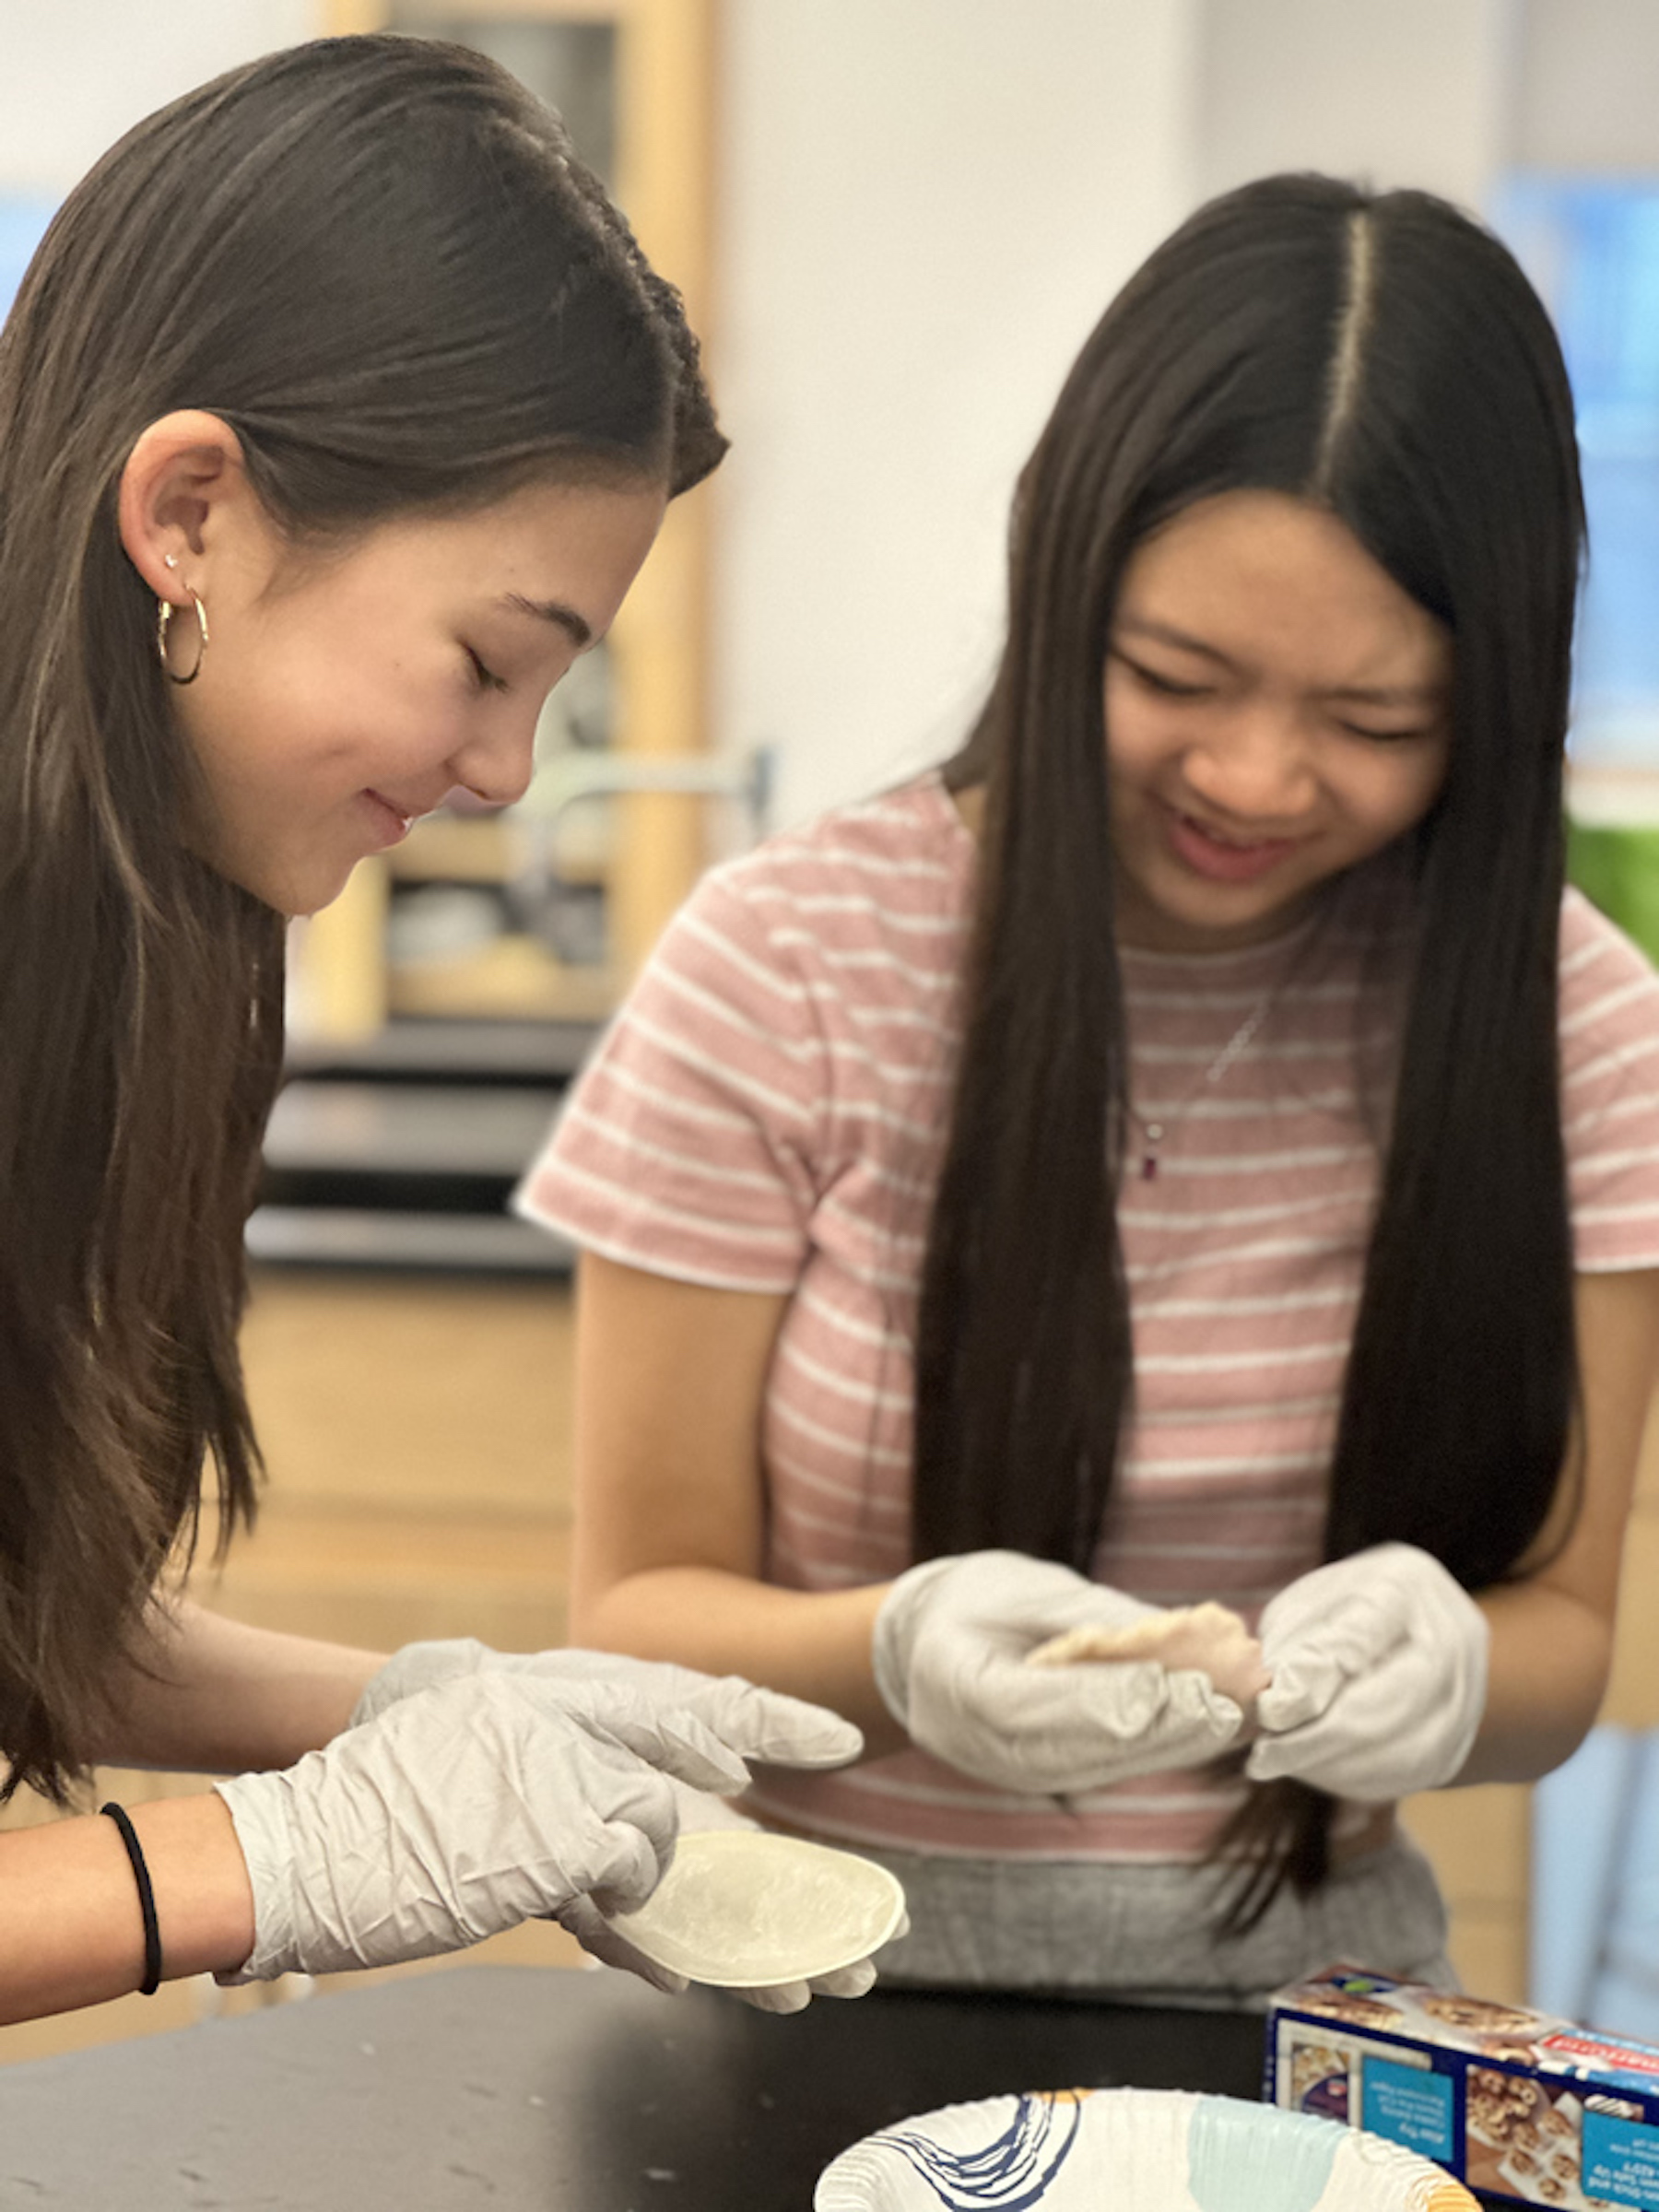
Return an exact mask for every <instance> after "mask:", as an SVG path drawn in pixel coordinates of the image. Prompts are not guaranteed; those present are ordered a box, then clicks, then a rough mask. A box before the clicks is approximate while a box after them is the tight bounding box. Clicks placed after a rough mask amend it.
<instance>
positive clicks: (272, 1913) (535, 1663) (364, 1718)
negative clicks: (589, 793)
mask: <svg viewBox="0 0 1659 2212" xmlns="http://www.w3.org/2000/svg"><path fill="white" fill-rule="evenodd" d="M723 447H724V440H723V439H722V437H721V435H720V432H719V430H718V429H717V428H716V426H715V423H714V419H713V416H712V410H711V407H710V404H709V399H708V395H707V394H706V392H705V390H704V387H703V383H702V381H701V378H700V372H699V368H698V360H697V348H696V344H695V341H694V340H693V338H692V337H691V335H690V333H689V332H688V329H687V327H686V324H685V322H684V319H683V316H682V313H681V311H680V306H679V302H678V300H677V296H676V295H675V294H674V292H673V291H672V289H671V288H669V287H668V286H666V285H665V284H664V283H663V282H662V281H661V280H660V279H658V278H657V277H655V276H654V275H653V273H652V271H651V270H650V269H649V268H648V267H647V265H645V263H644V262H643V260H642V259H641V256H640V253H639V252H638V250H637V248H636V247H635V245H634V242H633V241H632V239H631V237H630V235H629V231H628V229H627V227H626V225H625V224H624V223H623V222H622V220H621V218H620V217H619V216H618V214H617V213H616V211H615V210H614V209H613V208H612V207H611V206H609V205H608V204H607V203H606V199H605V197H604V195H603V194H602V193H601V191H600V189H599V187H598V185H597V184H596V182H594V179H593V178H592V177H591V176H590V175H589V174H588V173H587V172H586V171H584V170H583V169H582V166H581V164H580V163H579V162H578V161H577V160H576V159H575V158H574V156H573V155H572V154H571V149H570V147H569V145H568V142H567V140H566V138H565V135H564V133H563V131H562V128H561V127H560V126H559V124H558V123H557V121H556V119H555V118H553V117H552V116H551V115H550V114H549V113H548V112H547V111H546V110H545V109H543V108H542V107H540V106H539V105H538V104H537V103H536V102H535V100H532V99H530V97H529V96H528V95H527V94H526V93H524V90H523V89H522V88H520V87H519V86H517V85H516V84H515V83H514V81H513V80H512V78H511V77H509V76H507V75H506V74H505V73H504V72H502V71H500V70H499V69H497V68H496V67H495V66H494V65H491V64H489V63H487V62H486V61H484V60H483V59H481V58H480V57H479V56H477V55H476V54H471V53H466V52H465V51H463V50H462V49H460V48H457V47H451V46H446V45H441V44H437V43H432V42H429V41H422V40H417V39H396V38H364V39H345V40H337V41H318V42H315V43H313V44H311V45H307V46H300V47H296V48H294V49H291V50H289V51H288V52H286V53H277V54H275V55H272V56H270V57H268V58H267V59H265V60H264V61H261V62H258V63H255V64H253V65H250V66H249V67H247V68H244V69H241V70H238V71H235V72H233V73H232V74H231V75H229V76H224V77H221V78H219V79H218V80H217V81H216V82H214V83H212V84H209V85H206V86H204V87H203V88H201V89H200V90H198V91H196V92H194V93H191V94H190V95H188V96H187V97H185V98H184V99H182V100H178V101H177V102H175V103H174V104H173V105H172V106H171V107H170V108H167V109H165V110H163V111H162V112H159V114H157V115H155V116H153V117H151V118H150V119H149V120H148V121H147V122H146V123H144V124H140V125H139V126H138V127H137V128H136V129H135V130H134V131H133V132H132V133H131V134H130V135H128V136H127V137H126V138H124V140H123V141H122V142H121V143H120V144H119V145H118V146H116V147H114V148H113V149H112V152H111V153H110V154H109V155H107V156H106V157H105V159H103V160H102V161H101V162H100V164H99V165H98V166H97V167H96V168H95V169H94V170H93V171H92V172H91V173H90V174H89V175H88V177H87V179H86V180H85V181H84V182H82V183H81V184H80V185H79V186H78V187H77V188H76V191H75V192H74V193H73V194H71V195H70V197H69V198H68V200H67V202H66V203H65V206H64V207H63V209H62V210H61V212H60V213H59V214H58V216H57V218H55V220H54V221H53V224H52V227H51V229H50V230H49V231H48V233H47V236H46V238H45V240H44V241H43V243H42V245H41V250H40V253H39V254H38V255H37V257H36V258H35V261H34V263H33V265H32V266H31V267H30V269H29V273H28V275H27V277H26V278H25V281H24V283H23V286H22V288H21V291H20V293H19V295H18V300H17V303H16V306H15V309H14V311H13V312H12V314H11V316H10V318H9V320H8V321H7V323H6V326H5V330H4V333H3V335H0V595H3V597H4V602H5V605H6V625H5V629H4V633H3V635H0V947H4V949H3V951H0V1027H3V1030H4V1035H5V1037H6V1051H5V1053H4V1054H3V1055H0V1206H3V1207H4V1215H3V1218H0V1378H3V1379H4V1380H3V1382H0V1757H3V1758H4V1759H5V1761H6V1770H7V1772H6V1794H9V1793H10V1792H11V1791H12V1790H15V1789H16V1788H17V1787H18V1785H19V1784H21V1783H29V1784H32V1785H34V1786H36V1787H38V1788H41V1789H43V1790H44V1791H45V1792H47V1793H48V1794H51V1795H53V1796H54V1797H56V1798H58V1799H59V1800H60V1801H64V1800H65V1799H66V1798H67V1797H68V1795H69V1794H70V1792H71V1790H72V1786H73V1785H74V1783H76V1780H77V1779H78V1778H79V1777H80V1776H82V1775H83V1774H84V1772H85V1771H86V1770H87V1769H88V1767H89V1766H90V1764H91V1763H92V1762H93V1761H95V1760H99V1759H103V1760H112V1761H117V1762H124V1763H137V1764H148V1765H153V1766H163V1767H171V1768H180V1769H188V1770H192V1771H201V1772H204V1773H215V1772H218V1773H226V1774H229V1775H230V1776H232V1777H233V1779H231V1780H229V1781H227V1782H225V1783H221V1784H219V1785H218V1787H217V1788H216V1789H215V1790H212V1791H206V1790H205V1791H204V1792H203V1793H202V1794H200V1795H197V1796H193V1797H184V1798H176V1799H171V1800H168V1801H166V1802H162V1803H157V1804H150V1805H145V1806H139V1807H136V1808H135V1810H134V1811H133V1813H132V1814H131V1815H130V1817H129V1816H128V1815H127V1814H126V1812H125V1811H124V1808H122V1807H119V1806H115V1807H109V1808H104V1809H105V1810H106V1811H107V1812H108V1814H109V1817H108V1818H104V1817H102V1815H101V1814H95V1815H90V1816H88V1817H86V1818H71V1819H65V1820H63V1821H60V1822H56V1823H53V1824H52V1825H50V1826H47V1827H43V1828H40V1829H35V1830H27V1831H20V1832H16V1833H9V1834H6V1835H4V1836H0V2018H6V2019H15V2018H24V2017H27V2016H29V2015H31V2014H35V2013H40V2012H45V2011H51V2010H55V2009H61V2008H64V2007H67V2006H76V2005H82V2004H87V2003H89V2002H91V2001H93V2000H95V1999H98V1998H100V1997H104V1996H110V1995H114V1994H119V1993H121V1992H123V1991H126V1990H131V1989H134V1988H136V1987H140V1986H142V1987H144V1988H146V1989H153V1988H154V1987H155V1985H156V1983H157V1982H158V1980H159V1978H160V1977H161V1976H162V1975H164V1974H166V1975H176V1974H187V1973H191V1972H197V1971H205V1970H212V1971H216V1972H219V1973H221V1974H226V1975H235V1974H241V1975H243V1976H262V1975H268V1974H274V1973H277V1972H280V1971H283V1970H284V1969H286V1968H290V1967H291V1968H302V1969H307V1970H312V1971H324V1970H329V1969H337V1968H341V1967H347V1966H352V1965H364V1964H373V1963H382V1962H386V1961H390V1960H393V1959H405V1958H411V1957H417V1956H420V1955H423V1954H425V1953H428V1952H432V1951H439V1950H444V1949H449V1948H453V1947H457V1946H459V1945H462V1944H465V1943H469V1942H473V1941H476V1940H477V1938H479V1937H480V1936H482V1935H487V1934H488V1933H490V1932H491V1931H492V1930H494V1929H498V1928H503V1927H507V1926H510V1925H512V1924H516V1923H517V1922H519V1921H521V1920H523V1919H525V1918H527V1917H530V1916H532V1915H537V1916H547V1915H558V1916H561V1917H564V1918H565V1919H566V1920H567V1922H568V1923H569V1924H573V1925H575V1926H576V1927H577V1929H578V1932H579V1933H581V1934H582V1935H584V1937H585V1938H586V1939H588V1940H590V1941H591V1942H594V1943H595V1944H597V1945H599V1946H601V1947H606V1948H608V1949H609V1951H610V1952H611V1953H612V1954H613V1955H616V1956H618V1957H620V1958H622V1959H624V1960H625V1961H626V1960H628V1959H629V1954H628V1953H627V1952H626V1950H625V1949H624V1948H619V1947H618V1946H616V1945H615V1944H614V1943H610V1942H609V1941H608V1939H607V1937H606V1929H605V1924H604V1923H603V1921H602V1920H601V1919H600V1917H599V1912H598V1910H597V1907H596V1905H595V1903H594V1900H595V1898H597V1899H598V1900H600V1902H601V1903H606V1902H608V1903H611V1904H617V1903H627V1902H629V1901H630V1900H639V1899H641V1898H642V1897H643V1896H644V1895H645V1894H647V1893H648V1892H649V1891H650V1889H651V1888H653V1886H654V1884H655V1881H656V1880H657V1878H658V1875H659V1873H660V1870H661V1868H662V1866H663V1865H665V1862H666V1859H667V1856H668V1854H669V1853H670V1852H671V1850H672V1848H673V1842H674V1837H675V1832H676V1827H677V1801H676V1795H675V1783H676V1781H677V1782H679V1783H688V1784H690V1785H692V1786H693V1787H696V1788H700V1789H707V1790H719V1791H725V1792H730V1791H732V1790H734V1789H735V1788H737V1787H739V1786H741V1784H742V1783H743V1782H744V1780H745V1779H746V1769H745V1767H744V1764H743V1760H744V1758H745V1757H746V1756H747V1757H761V1756H763V1757H765V1758H767V1759H782V1760H783V1761H786V1762H787V1761H790V1760H793V1759H804V1760H806V1761H807V1762H808V1763H814V1762H818V1761H821V1760H824V1759H845V1758H847V1757H849V1756H851V1754H852V1753H853V1751H854V1750H855V1749H856V1747H857V1735H856V1731H855V1730H853V1729H850V1728H848V1727H847V1725H846V1724H844V1723H843V1722H841V1721H839V1720H837V1719H835V1718H834V1716H832V1715H830V1714H829V1713H825V1712H816V1711H813V1710H810V1709H808V1708H805V1707H802V1706H800V1705H797V1704H795V1703H794V1701H793V1700H779V1699H777V1698H775V1697H773V1696H771V1695H770V1694H768V1693H764V1692H760V1691H757V1690H755V1689H753V1688H750V1687H749V1686H748V1685H747V1684H742V1683H735V1682H730V1681H726V1682H714V1681H710V1680H707V1679H705V1678H703V1677H698V1676H694V1675H690V1674H688V1673H687V1672H685V1671H684V1670H677V1669H664V1668H659V1667H650V1666H640V1665H636V1664H634V1663H632V1662H627V1661H623V1662H618V1661H615V1660H606V1659H601V1658H594V1657H592V1656H590V1655H586V1654H582V1653H549V1654H546V1655H544V1656H543V1657H541V1658H539V1659H527V1660H520V1661H516V1662H513V1661H507V1660H503V1659H500V1657H498V1655H495V1654H487V1653H482V1652H481V1651H477V1650H476V1649H475V1650H473V1651H471V1652H469V1653H467V1654H466V1655H465V1662H464V1663H463V1664H454V1663H452V1664H450V1665H448V1666H447V1667H446V1670H445V1673H446V1677H447V1678H446V1679H445V1680H443V1681H442V1682H441V1683H434V1684H433V1685H432V1686H431V1687H426V1684H427V1682H428V1678H429V1676H428V1674H427V1673H423V1672H422V1670H421V1668H420V1666H419V1665H418V1661H412V1660H411V1659H410V1657H409V1656H408V1655H407V1654H406V1655H404V1656H403V1657H402V1658H394V1660H392V1661H391V1663H390V1664H389V1665H387V1664H385V1663H383V1662H382V1659H381V1658H380V1657H379V1656H378V1655H376V1654H374V1653H368V1652H359V1651H354V1650H349V1649H345V1648H338V1647H334V1646H324V1645H320V1644H315V1643H312V1642H308V1641H303V1640H301V1639H299V1638H295V1637H288V1636H281V1635H273V1634H264V1633H260V1632H257V1631H254V1630H247V1629H243V1628H240V1627H237V1626H234V1625H233V1624H231V1623H229V1622H227V1621H223V1620H219V1619H216V1618H214V1617H213V1616H211V1615H210V1614H207V1613H206V1612H204V1611H202V1610H200V1609H199V1608H197V1607H195V1606H192V1605H191V1604H190V1603H189V1602H188V1600H187V1598H185V1597H184V1596H182V1594H181V1576H182V1570H183V1567H184V1565H185V1564H186V1563H187V1561H188V1557H189V1554H190V1551H191V1549H192V1547H193V1544H194V1535H195V1528H196V1518H197V1501H198V1496H199V1488H200V1483H201V1479H202V1474H203V1469H204V1465H205V1463H206V1462H211V1464H212V1465H213V1467H214V1469H215V1470H216V1473H217V1483H218V1510H219V1525H220V1535H221V1539H223V1538H227V1537H228V1536H229V1533H230V1529H231V1527H232V1525H233V1524H235V1523H236V1522H237V1521H238V1520H245V1519H247V1518H250V1517H251V1515H252V1512H253V1503H254V1495H255V1475H256V1454H255V1447H254V1441H253V1434H252V1431H251V1429H250V1424H249V1418H248V1409H247V1406H246V1403H245V1400H244V1397H243V1393H242V1385H241V1374H240V1370H239V1365H238V1358H237V1345H236V1330H237V1323H238V1318H239V1315H240V1312H241V1302H242V1295H243V1276H244V1269H243V1253H242V1225H243V1220H244V1217H245V1215H246V1213H247V1210H248V1206H249V1204H250V1202H251V1199H252V1195H253V1187H254V1180H255V1176H256V1173H257V1168H258V1150H259V1142H260V1137H261V1133H262V1129H263V1125H264V1122H265V1114H266V1112H267V1109H268V1107H269V1104H270V1100H271V1096H272V1092H273V1089H274V1087H275V1084H276V1080H277V1069H278V1063H279V1056H280V1049H281V1017H280V1008H281V1002H282V955H283V937H284V920H285V917H287V916H289V915H293V914H300V913H308V912H312V911H313V910H314V909H315V908H317V907H318V906H320V905H322V904H324V902H325V901H326V900H329V899H331V898H332V897H333V896H334V895H335V892H336V891H337V890H338V889H339V888H340V886H341V885H342V883H343V882H344V881H345V879H346V877H347V875H348V873H349V871H350V869H351V868H352V866H353V865H355V864H356V862H357V861H359V859H361V858H362V857H363V856H364V855H365V854H367V853H371V852H374V851H376V850H379V849H382V848H383V847H386V846H389V845H391V844H394V843H395V842H396V841H397V840H398V839H399V838H401V837H402V836H403V834H404V833H405V831H406V829H407V827H408V824H409V821H410V820H411V819H412V818H414V817H415V816H417V815H418V814H420V813H422V812H423V811H425V810H427V809H429V808H430V807H432V806H436V805H437V804H438V803H439V802H440V800H441V798H442V797H443V795H444V794H445V793H446V792H448V791H449V790H450V789H451V788H452V787H454V786H457V785H465V786H467V787H469V788H470V789H471V790H473V791H474V792H475V793H477V794H480V795H482V796H483V797H485V798H487V799H489V800H492V801H502V800H507V799H511V798H512V797H513V796H515V795H516V794H518V793H519V792H520V791H522V789H523V788H524V783H525V782H526V781H527V778H528V776H529V772H530V764H531V745H532V735H533V731H534V728H535V721H536V717H537V713H538V712H539V709H540V706H541V703H542V701H543V700H544V699H545V698H546V696H547V692H548V690H549V689H550V688H551V687H552V686H553V685H554V684H555V683H557V682H558V680H559V677H560V676H561V675H562V674H563V673H564V671H565V669H566V668H567V667H568V666H569V665H570V664H571V660H572V659H573V657H574V656H575V654H576V653H579V652H581V651H582V650H583V649H584V648H585V647H586V646H587V645H589V644H590V643H592V642H593V641H594V640H596V639H597V638H599V637H601V636H602V635H603V634H604V632H605V630H606V627H607V625H608V624H609V622H610V620H611V618H612V617H613V615H614V614H615V613H616V610H617V606H618V602H619V601H620V599H621V598H622V596H623V594H624V593H625V592H626V590H627V588H628V586H629V583H630V582H631V581H632V578H633V576H634V573H635V571H636V570H637V569H638V567H639V565H640V563H641V560H642V559H644V557H645V554H646V552H647V550H648V549H649V547H650V546H651V544H652V541H653V538H654V536H655V535H656V532H657V528H658V525H659V524H660V522H661V520H662V516H663V512H664V510H665V505H666V503H667V501H668V500H671V499H672V498H674V497H675V496H676V495H677V494H678V493H679V492H681V491H683V490H684V489H686V488H688V486H690V485H693V484H695V483H697V482H698V481H699V479H700V478H701V477H704V476H705V475H706V474H707V473H708V472H709V471H710V470H711V469H712V467H713V466H714V465H715V464H716V462H717V461H718V460H719V458H720V454H721V452H722V450H723ZM353 1723H355V1724H353ZM243 1770H253V1771H243ZM631 1962H633V1963H636V1964H637V1963H640V1962H639V1961H638V1960H637V1959H634V1960H632V1961H631ZM867 1978H868V1977H867V1975H865V1977H864V1979H865V1981H867ZM857 1980H858V1977H857V1976H854V1977H853V1981H854V1982H857ZM795 1994H796V1995H797V1996H798V1998H799V2001H802V2002H804V2001H805V1994H806V1993H805V1992H804V1991H802V1992H798V1993H795Z"/></svg>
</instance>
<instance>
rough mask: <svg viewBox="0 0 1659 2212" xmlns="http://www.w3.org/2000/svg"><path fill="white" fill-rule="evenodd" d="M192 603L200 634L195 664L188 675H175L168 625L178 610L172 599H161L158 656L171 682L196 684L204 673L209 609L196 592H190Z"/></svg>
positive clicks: (158, 620) (157, 635) (158, 623)
mask: <svg viewBox="0 0 1659 2212" xmlns="http://www.w3.org/2000/svg"><path fill="white" fill-rule="evenodd" d="M190 604H191V606H194V608H195V618H196V629H197V630H198V632H199V633H200V634H199V637H198V640H197V643H196V657H195V665H194V668H192V670H191V671H190V674H189V675H188V676H175V675H174V674H173V672H172V670H171V668H170V667H169V666H168V663H167V626H168V624H169V623H170V622H171V620H172V618H173V616H174V615H175V613H176V612H177V611H178V610H177V609H176V608H175V606H173V603H172V601H171V599H163V600H162V601H161V603H160V612H159V614H158V615H157V617H156V657H157V659H158V660H159V662H160V664H161V673H162V675H163V676H164V677H166V678H167V680H168V682H169V683H170V684H194V682H195V679H196V677H198V676H200V675H201V673H202V663H203V662H204V661H205V660H206V658H207V609H206V607H205V606H203V605H202V603H201V601H200V600H199V599H198V598H197V597H196V595H195V594H194V592H192V593H191V594H190Z"/></svg>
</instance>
